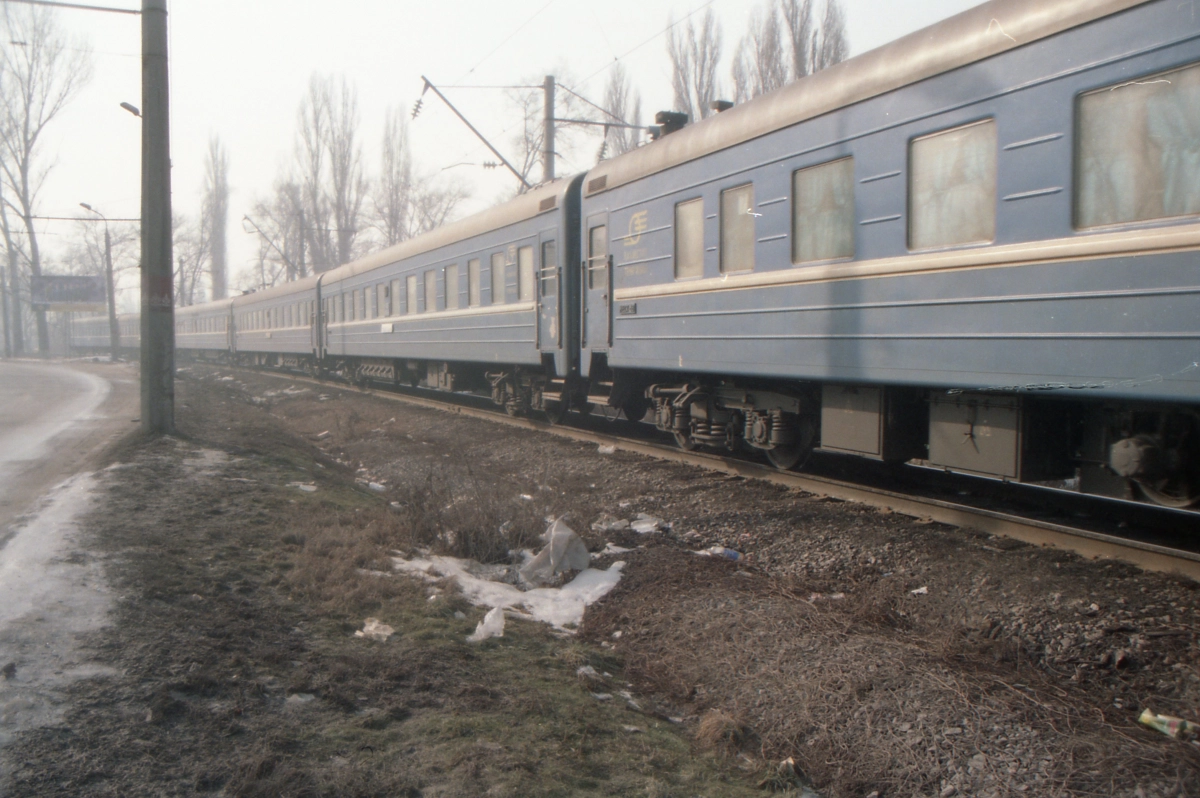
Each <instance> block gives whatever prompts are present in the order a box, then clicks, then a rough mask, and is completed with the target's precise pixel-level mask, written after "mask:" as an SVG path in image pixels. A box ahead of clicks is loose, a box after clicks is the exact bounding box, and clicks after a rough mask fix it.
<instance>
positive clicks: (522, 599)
mask: <svg viewBox="0 0 1200 798" xmlns="http://www.w3.org/2000/svg"><path fill="white" fill-rule="evenodd" d="M392 563H393V564H394V566H395V568H396V570H397V571H401V572H404V573H409V574H415V575H417V576H420V577H422V578H424V579H428V580H429V581H436V580H438V579H441V578H448V579H453V580H454V581H455V582H456V583H457V584H458V589H459V590H460V591H462V594H463V596H465V597H466V599H467V600H468V601H470V602H471V603H472V604H474V605H476V606H479V607H493V608H495V607H499V608H501V609H506V610H510V611H513V612H514V613H515V614H517V615H520V616H522V617H525V618H527V619H529V620H534V621H541V622H542V623H548V624H550V625H551V626H553V627H555V628H556V629H560V630H564V631H567V630H568V629H569V627H574V626H578V625H579V624H580V623H581V622H582V621H583V613H584V610H586V609H587V607H588V605H589V604H594V603H595V602H597V601H599V600H600V599H601V598H603V597H604V596H605V595H606V594H607V593H608V592H609V591H610V590H612V589H613V588H614V587H616V586H617V582H619V581H620V579H621V569H622V568H624V567H625V563H624V562H619V561H618V562H615V563H613V564H612V565H611V566H610V567H609V568H608V569H607V570H604V571H601V570H599V569H596V568H585V569H584V570H582V571H580V572H579V574H578V575H577V576H576V577H575V578H574V579H572V580H571V581H570V582H568V583H567V584H565V585H563V586H562V587H539V588H536V589H534V590H525V591H523V590H521V589H519V588H517V587H516V586H515V585H510V584H505V583H502V582H493V581H491V580H488V579H483V578H481V577H479V576H476V575H475V574H473V573H471V568H472V565H473V563H472V561H470V560H461V559H459V558H457V557H442V556H438V555H430V556H428V557H414V558H413V559H411V560H406V559H404V558H403V557H394V558H392ZM474 566H475V567H478V564H474Z"/></svg>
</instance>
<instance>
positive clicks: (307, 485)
mask: <svg viewBox="0 0 1200 798" xmlns="http://www.w3.org/2000/svg"><path fill="white" fill-rule="evenodd" d="M287 486H288V487H289V488H297V489H298V490H302V491H304V492H305V493H316V492H317V486H316V485H314V484H313V483H311V482H289V483H288V484H287Z"/></svg>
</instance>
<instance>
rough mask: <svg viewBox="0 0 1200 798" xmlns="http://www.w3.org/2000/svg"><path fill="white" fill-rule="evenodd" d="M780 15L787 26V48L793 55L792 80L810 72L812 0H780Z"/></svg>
mask: <svg viewBox="0 0 1200 798" xmlns="http://www.w3.org/2000/svg"><path fill="white" fill-rule="evenodd" d="M779 16H780V17H781V18H782V19H783V24H784V27H786V28H787V33H788V38H787V45H788V46H787V50H788V53H789V54H790V55H791V74H790V76H789V77H790V79H791V80H799V79H800V78H802V77H804V76H805V75H807V74H809V72H810V71H811V68H812V57H811V56H810V54H809V48H810V47H811V46H812V24H813V21H812V17H813V9H812V0H779Z"/></svg>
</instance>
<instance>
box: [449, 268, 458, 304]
mask: <svg viewBox="0 0 1200 798" xmlns="http://www.w3.org/2000/svg"><path fill="white" fill-rule="evenodd" d="M457 308H458V264H457V263H451V264H450V265H449V266H447V267H446V310H455V309H457Z"/></svg>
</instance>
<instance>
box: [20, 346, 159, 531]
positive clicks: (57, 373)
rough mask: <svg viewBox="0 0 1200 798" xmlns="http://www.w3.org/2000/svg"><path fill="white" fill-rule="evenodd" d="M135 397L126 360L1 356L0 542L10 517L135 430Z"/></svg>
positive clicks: (136, 400) (133, 384)
mask: <svg viewBox="0 0 1200 798" xmlns="http://www.w3.org/2000/svg"><path fill="white" fill-rule="evenodd" d="M137 404H138V386H137V376H136V374H135V373H134V370H133V367H132V366H130V365H127V364H119V365H117V366H113V365H111V364H98V363H90V362H78V363H71V364H58V363H36V362H30V361H6V362H0V544H3V541H4V540H5V538H6V534H5V530H7V529H8V527H9V526H10V525H11V524H12V522H13V519H15V518H16V517H18V516H19V515H21V514H22V513H24V512H26V511H27V510H29V509H31V508H32V507H33V506H34V505H35V504H36V503H37V501H38V499H40V498H41V497H42V496H44V495H45V493H46V491H48V490H49V489H50V488H52V487H54V486H55V485H57V484H58V483H60V482H62V481H63V480H64V479H66V478H67V477H69V476H72V475H74V474H77V473H79V472H80V471H86V470H88V469H89V468H91V467H92V466H93V465H94V462H95V458H96V456H97V455H98V454H99V453H100V452H101V451H102V450H103V449H104V448H105V447H107V446H108V445H109V444H110V443H111V442H112V441H113V439H114V437H115V436H118V435H121V434H123V433H125V432H128V431H130V429H131V428H132V427H133V425H132V424H131V423H130V420H131V419H134V418H136V416H137V412H138V410H137Z"/></svg>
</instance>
